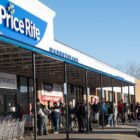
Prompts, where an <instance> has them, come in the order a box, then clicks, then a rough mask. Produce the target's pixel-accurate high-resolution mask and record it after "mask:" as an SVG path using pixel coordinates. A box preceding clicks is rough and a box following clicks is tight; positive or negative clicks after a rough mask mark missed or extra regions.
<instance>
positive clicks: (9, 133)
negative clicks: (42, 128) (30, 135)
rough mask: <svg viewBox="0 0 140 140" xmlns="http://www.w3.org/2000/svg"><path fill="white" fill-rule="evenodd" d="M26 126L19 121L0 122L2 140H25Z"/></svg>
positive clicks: (0, 137) (23, 121) (0, 138)
mask: <svg viewBox="0 0 140 140" xmlns="http://www.w3.org/2000/svg"><path fill="white" fill-rule="evenodd" d="M24 124H25V120H22V121H19V119H8V120H3V121H0V140H24Z"/></svg>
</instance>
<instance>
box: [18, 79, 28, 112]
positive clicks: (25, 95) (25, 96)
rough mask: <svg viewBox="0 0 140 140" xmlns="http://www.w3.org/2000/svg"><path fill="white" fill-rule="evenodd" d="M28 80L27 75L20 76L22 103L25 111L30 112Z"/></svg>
mask: <svg viewBox="0 0 140 140" xmlns="http://www.w3.org/2000/svg"><path fill="white" fill-rule="evenodd" d="M28 100H29V99H28V82H27V78H26V77H20V104H21V105H22V106H23V112H24V113H25V114H26V113H28V112H29V106H28Z"/></svg>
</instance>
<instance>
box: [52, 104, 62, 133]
mask: <svg viewBox="0 0 140 140" xmlns="http://www.w3.org/2000/svg"><path fill="white" fill-rule="evenodd" d="M51 119H52V124H53V127H54V133H55V134H58V130H59V121H60V108H59V107H58V105H57V103H56V102H54V103H53V107H52V112H51Z"/></svg>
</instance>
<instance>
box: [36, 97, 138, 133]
mask: <svg viewBox="0 0 140 140" xmlns="http://www.w3.org/2000/svg"><path fill="white" fill-rule="evenodd" d="M139 119H140V104H139V103H136V104H135V103H133V102H132V103H131V104H130V105H128V104H126V103H123V101H120V102H118V104H115V103H112V102H109V101H107V102H105V100H103V101H102V103H100V102H98V101H97V99H96V98H91V101H90V102H89V103H88V104H87V103H86V102H77V103H76V105H75V106H74V105H73V103H72V102H71V101H69V103H68V129H69V131H70V132H73V131H79V132H86V131H88V130H91V131H92V130H93V128H94V127H96V126H98V125H105V126H107V127H114V126H117V122H122V123H123V124H124V123H125V122H126V121H130V122H131V120H139ZM88 120H89V121H88ZM50 121H51V124H52V129H53V132H54V133H55V134H58V133H59V129H60V127H61V128H62V127H63V128H64V127H65V126H66V108H65V106H64V104H63V103H62V102H59V103H57V102H54V103H53V106H50V103H49V102H48V106H44V105H42V104H41V103H40V102H39V100H38V101H37V127H38V134H39V135H48V123H49V122H50ZM88 128H89V129H88Z"/></svg>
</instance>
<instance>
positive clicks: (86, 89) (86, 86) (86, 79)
mask: <svg viewBox="0 0 140 140" xmlns="http://www.w3.org/2000/svg"><path fill="white" fill-rule="evenodd" d="M87 76H88V73H87V70H85V92H86V105H87V132H88V133H89V103H88V97H89V88H88V78H87Z"/></svg>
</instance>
